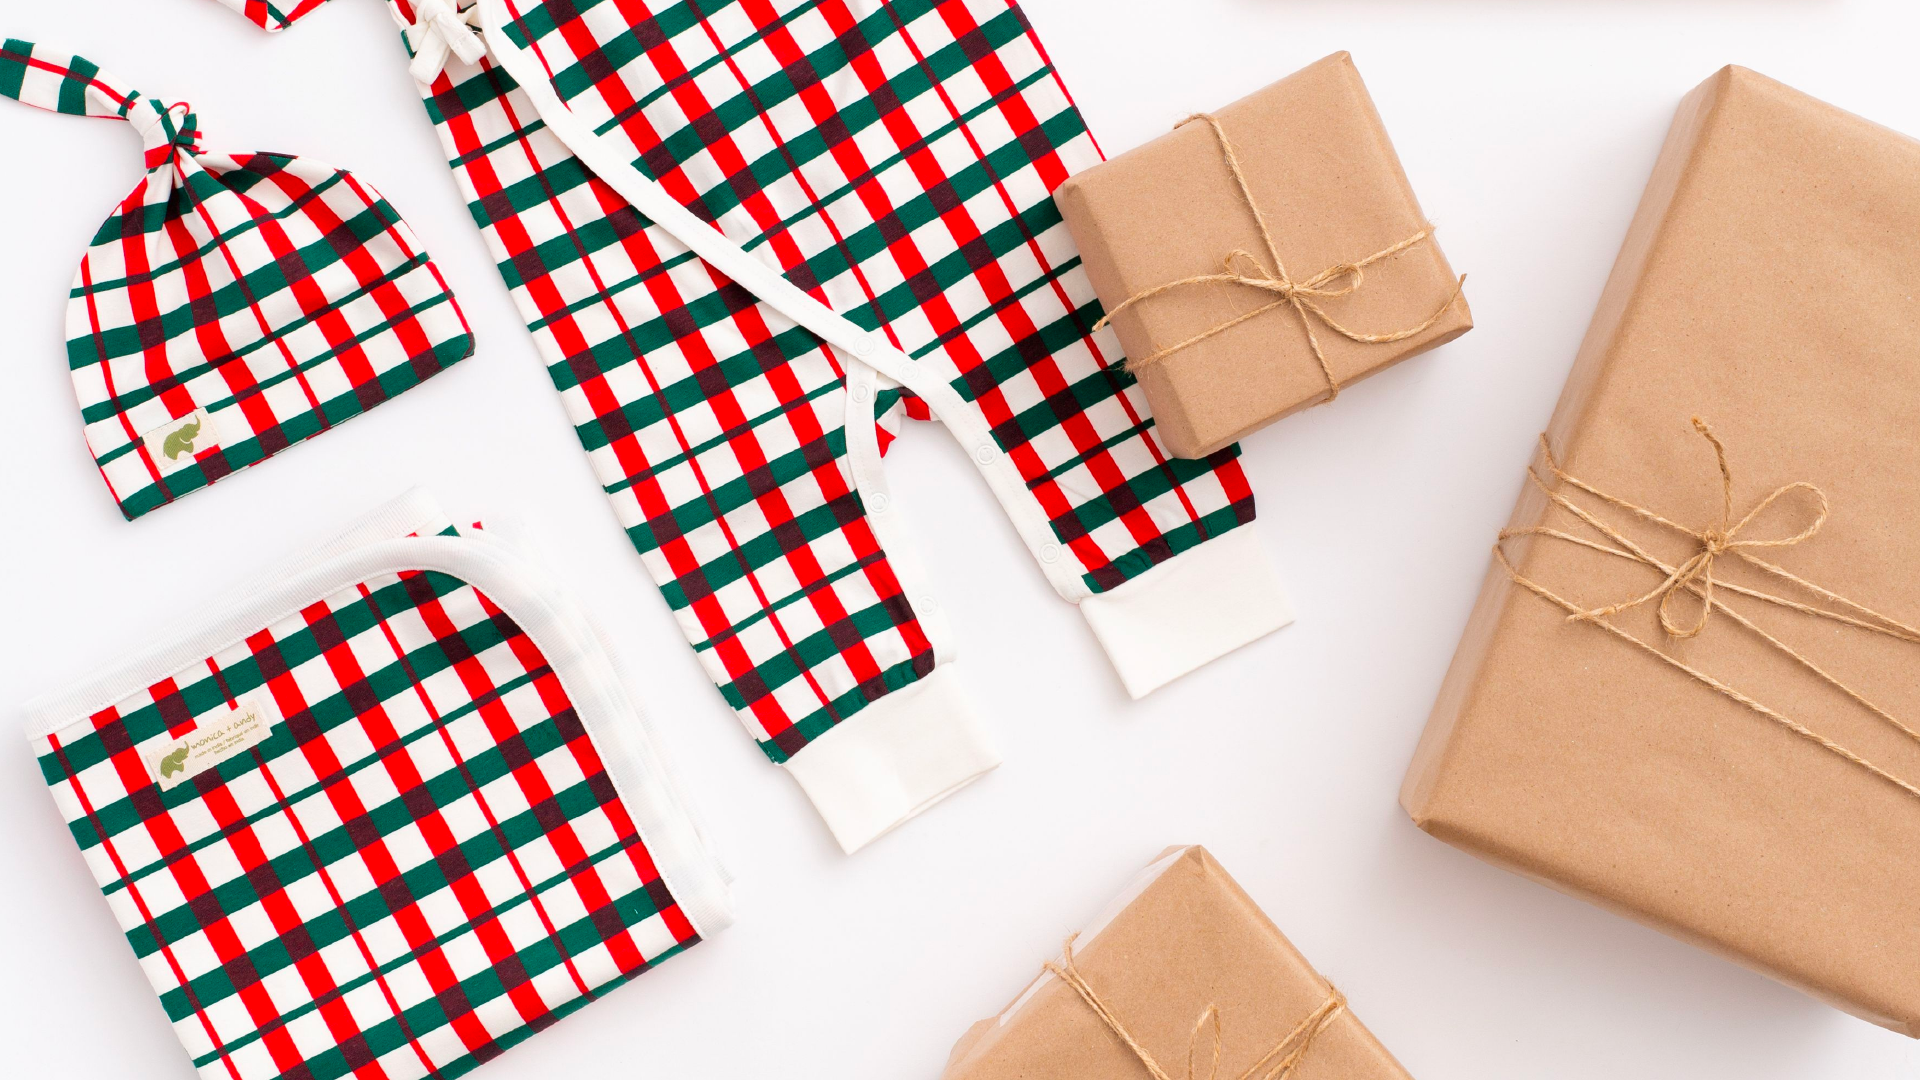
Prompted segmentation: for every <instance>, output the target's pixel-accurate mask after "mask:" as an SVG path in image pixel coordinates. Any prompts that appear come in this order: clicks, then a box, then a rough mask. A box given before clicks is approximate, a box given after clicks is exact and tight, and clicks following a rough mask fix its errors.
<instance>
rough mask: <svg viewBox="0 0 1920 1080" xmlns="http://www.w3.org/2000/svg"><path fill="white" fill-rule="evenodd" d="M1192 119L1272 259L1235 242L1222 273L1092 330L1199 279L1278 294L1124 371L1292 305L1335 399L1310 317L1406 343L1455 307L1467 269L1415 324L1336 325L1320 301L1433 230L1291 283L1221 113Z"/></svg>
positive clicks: (1371, 337)
mask: <svg viewBox="0 0 1920 1080" xmlns="http://www.w3.org/2000/svg"><path fill="white" fill-rule="evenodd" d="M1195 120H1204V121H1206V123H1207V125H1208V126H1209V127H1210V128H1212V129H1213V134H1214V138H1215V139H1217V140H1218V141H1219V143H1220V152H1221V155H1222V156H1223V157H1224V158H1225V159H1226V162H1227V171H1228V172H1230V173H1232V174H1233V182H1234V186H1235V188H1236V189H1237V190H1238V191H1239V193H1240V199H1241V201H1242V202H1244V203H1246V205H1247V209H1248V210H1249V211H1251V212H1252V214H1253V219H1254V222H1255V223H1256V224H1258V225H1259V226H1260V238H1261V239H1262V240H1264V241H1265V242H1266V247H1267V255H1268V257H1269V258H1271V259H1272V261H1273V265H1272V267H1271V268H1269V267H1268V266H1267V265H1266V264H1265V263H1262V262H1261V261H1260V259H1259V257H1258V256H1256V255H1254V254H1253V253H1252V252H1250V251H1247V250H1246V249H1244V248H1236V249H1235V250H1233V251H1231V252H1229V253H1228V254H1227V257H1226V258H1225V259H1224V260H1222V262H1221V267H1222V272H1221V273H1218V274H1200V275H1198V276H1195V277H1188V278H1181V279H1180V280H1178V281H1169V282H1167V283H1166V284H1164V285H1156V286H1154V287H1153V288H1150V289H1145V290H1142V291H1140V292H1137V293H1135V294H1133V295H1132V296H1130V297H1128V298H1127V299H1126V300H1124V301H1122V302H1121V303H1120V304H1118V305H1117V306H1115V307H1114V308H1113V310H1111V311H1109V312H1107V313H1106V315H1105V316H1104V317H1102V318H1101V320H1100V321H1099V322H1098V323H1096V324H1094V329H1095V330H1099V329H1101V328H1103V327H1105V326H1106V325H1107V324H1108V323H1110V322H1112V321H1113V320H1114V319H1115V318H1116V317H1118V316H1119V315H1120V313H1121V312H1123V311H1126V310H1127V309H1129V308H1131V307H1133V306H1134V305H1136V304H1140V303H1144V302H1145V301H1147V300H1151V299H1153V298H1155V297H1158V296H1163V295H1165V294H1167V293H1170V292H1174V291H1176V290H1180V289H1189V288H1192V287H1194V286H1196V285H1239V286H1244V287H1246V288H1251V289H1259V290H1261V291H1263V292H1269V293H1272V294H1273V295H1274V297H1275V299H1274V300H1273V301H1272V302H1271V303H1268V304H1264V305H1262V306H1260V307H1259V308H1256V309H1254V310H1253V311H1249V312H1247V313H1246V314H1244V315H1240V316H1237V317H1235V318H1232V319H1229V320H1227V321H1226V322H1224V323H1221V324H1220V325H1218V326H1215V327H1213V328H1211V329H1209V330H1204V331H1202V332H1200V333H1198V334H1195V335H1193V336H1192V337H1190V338H1187V339H1186V340H1185V341H1182V342H1179V343H1177V344H1174V345H1169V346H1167V347H1166V348H1163V349H1161V350H1160V351H1159V352H1156V353H1153V354H1151V355H1148V356H1143V357H1138V358H1136V359H1133V360H1129V361H1128V362H1127V370H1128V371H1133V372H1138V371H1139V370H1140V369H1142V368H1145V367H1148V366H1149V365H1152V364H1157V363H1159V362H1160V361H1162V360H1165V359H1166V358H1167V357H1169V356H1172V355H1173V354H1175V353H1177V352H1180V351H1182V350H1184V349H1188V348H1191V347H1193V346H1195V345H1198V344H1200V343H1201V342H1203V341H1205V340H1207V339H1208V338H1211V337H1214V336H1216V335H1219V334H1224V333H1226V332H1227V331H1228V330H1231V329H1233V328H1234V327H1236V326H1239V325H1240V324H1241V323H1243V322H1247V321H1248V320H1250V319H1257V318H1259V317H1260V316H1262V315H1265V314H1267V313H1268V312H1270V311H1275V310H1278V309H1280V308H1282V307H1291V308H1293V311H1294V313H1295V314H1296V315H1298V316H1299V317H1300V325H1301V327H1302V328H1303V329H1304V330H1305V331H1306V334H1307V345H1308V346H1309V347H1311V348H1312V350H1313V358H1314V360H1315V362H1317V363H1318V364H1319V365H1320V374H1321V375H1323V376H1325V377H1326V380H1327V397H1326V400H1327V401H1332V400H1333V399H1334V398H1336V397H1339V396H1340V386H1341V384H1340V379H1339V378H1338V377H1337V376H1335V375H1334V373H1333V367H1332V366H1331V365H1329V364H1328V363H1327V356H1326V353H1325V352H1324V351H1322V349H1321V347H1320V336H1319V335H1318V334H1317V333H1315V332H1314V324H1315V323H1319V324H1320V325H1322V326H1324V327H1326V328H1327V329H1329V330H1332V331H1333V332H1334V333H1336V334H1339V335H1340V336H1341V337H1344V338H1346V339H1347V340H1349V341H1356V342H1359V343H1361V344H1363V345H1383V344H1387V343H1389V342H1395V341H1405V340H1406V339H1408V338H1410V337H1414V336H1415V335H1418V334H1424V333H1426V332H1427V331H1428V330H1430V329H1432V328H1433V326H1434V324H1435V323H1438V322H1439V321H1440V320H1441V318H1443V317H1444V316H1445V315H1446V313H1447V311H1448V310H1449V309H1451V308H1452V307H1453V304H1454V301H1456V300H1458V299H1459V298H1460V292H1461V290H1462V289H1464V288H1465V287H1466V283H1467V278H1466V275H1465V274H1462V275H1460V279H1459V281H1457V282H1455V283H1454V287H1453V292H1452V293H1451V294H1450V295H1449V296H1448V297H1447V302H1446V303H1444V304H1441V305H1440V306H1439V307H1438V308H1436V309H1435V310H1434V312H1433V314H1432V315H1429V316H1427V318H1426V319H1425V321H1423V322H1421V323H1420V324H1419V325H1418V326H1410V327H1407V328H1406V329H1404V330H1394V331H1390V332H1387V333H1381V334H1369V333H1363V332H1361V331H1358V330H1354V329H1352V328H1350V327H1348V326H1345V325H1343V324H1342V323H1340V322H1339V321H1338V320H1336V319H1335V318H1334V317H1333V316H1332V315H1329V314H1328V313H1327V310H1326V308H1324V307H1322V306H1321V301H1324V300H1338V299H1340V298H1341V297H1344V296H1351V295H1352V294H1354V293H1356V292H1359V291H1360V287H1361V286H1362V285H1363V284H1365V283H1366V268H1367V267H1369V266H1372V265H1373V264H1375V263H1378V262H1381V261H1384V260H1386V259H1391V258H1393V257H1394V256H1396V255H1399V254H1400V253H1402V252H1404V251H1407V250H1408V249H1410V248H1413V247H1417V246H1418V245H1420V244H1424V243H1426V242H1427V241H1428V240H1430V239H1432V237H1433V230H1432V229H1431V228H1426V229H1422V230H1420V231H1419V232H1417V233H1414V234H1413V235H1412V236H1409V237H1407V238H1406V239H1405V240H1402V241H1400V242H1399V243H1397V244H1394V245H1393V246H1391V247H1387V248H1383V249H1381V250H1379V251H1376V252H1374V253H1373V254H1371V255H1369V256H1367V257H1366V258H1364V259H1358V260H1356V261H1354V262H1345V263H1338V264H1336V265H1334V266H1329V267H1327V268H1326V269H1325V270H1322V271H1320V272H1319V273H1317V274H1315V275H1313V276H1312V277H1309V278H1307V279H1306V280H1304V281H1295V280H1294V279H1293V278H1292V276H1290V275H1289V274H1288V273H1287V264H1286V260H1284V259H1282V258H1281V257H1280V245H1279V243H1278V242H1277V241H1275V240H1274V238H1273V229H1272V228H1271V227H1269V226H1268V224H1267V216H1266V214H1265V213H1263V212H1262V211H1261V209H1260V204H1259V203H1258V202H1256V201H1255V200H1254V197H1253V189H1252V187H1251V186H1249V185H1248V183H1247V174H1246V172H1245V171H1244V170H1243V169H1242V168H1241V167H1240V155H1239V154H1238V153H1236V152H1235V151H1234V148H1233V140H1231V139H1229V138H1228V137H1227V131H1226V129H1225V128H1224V127H1222V126H1221V124H1220V120H1219V118H1217V117H1215V116H1213V115H1211V114H1208V113H1200V114H1198V115H1195V116H1189V117H1187V118H1186V119H1185V120H1182V121H1180V124H1179V125H1176V126H1185V125H1187V124H1190V123H1193V122H1194V121H1195ZM1336 283H1338V284H1336Z"/></svg>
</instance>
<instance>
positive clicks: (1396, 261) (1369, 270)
mask: <svg viewBox="0 0 1920 1080" xmlns="http://www.w3.org/2000/svg"><path fill="white" fill-rule="evenodd" d="M1213 121H1217V127H1216V126H1215V124H1214V122H1213ZM1235 161H1237V163H1238V165H1239V166H1240V169H1239V172H1240V174H1241V177H1242V178H1243V179H1244V182H1245V183H1244V187H1243V186H1242V184H1241V182H1240V181H1239V180H1237V179H1236V176H1235V170H1234V168H1233V166H1232V164H1231V162H1235ZM1054 198H1055V200H1056V201H1057V202H1058V203H1059V206H1060V212H1061V214H1062V216H1063V217H1065V219H1066V223H1067V227H1068V229H1069V230H1070V231H1071V232H1072V233H1073V238H1074V241H1075V243H1076V244H1077V245H1078V246H1079V249H1080V254H1081V258H1082V260H1083V261H1084V264H1085V266H1086V269H1087V277H1088V278H1089V280H1090V281H1091V282H1092V283H1093V288H1094V291H1095V292H1096V293H1098V294H1099V296H1100V301H1101V303H1102V304H1103V305H1104V306H1105V307H1106V309H1107V312H1108V319H1109V320H1110V321H1111V322H1112V324H1113V328H1114V331H1115V333H1116V334H1118V335H1119V338H1120V344H1121V347H1122V348H1123V349H1124V350H1125V351H1126V354H1127V356H1128V357H1129V360H1128V364H1127V367H1128V370H1130V371H1132V372H1133V373H1134V374H1135V375H1136V376H1137V377H1138V378H1139V380H1140V386H1141V388H1142V389H1143V390H1144V391H1145V392H1146V395H1147V403H1148V405H1149V406H1150V407H1151V409H1152V411H1153V416H1154V422H1155V425H1156V426H1157V427H1158V429H1159V433H1160V441H1161V442H1162V443H1163V444H1165V446H1166V448H1167V450H1168V451H1169V452H1170V453H1173V454H1175V455H1177V456H1179V457H1186V458H1197V457H1205V456H1207V455H1208V454H1211V453H1213V452H1214V451H1216V450H1219V449H1221V448H1223V447H1225V446H1227V445H1229V444H1231V443H1233V442H1234V441H1236V440H1238V439H1239V438H1240V437H1242V436H1244V435H1247V434H1249V433H1251V432H1253V431H1254V430H1255V429H1257V428H1261V427H1264V426H1266V425H1267V424H1269V423H1272V422H1273V421H1275V420H1278V419H1279V418H1281V417H1283V416H1286V415H1287V414H1289V413H1293V412H1297V411H1299V410H1300V409H1304V408H1306V407H1308V406H1311V405H1317V404H1320V403H1323V402H1326V401H1330V400H1332V398H1333V396H1334V395H1335V394H1337V393H1338V392H1339V389H1340V387H1342V386H1345V385H1346V384H1348V383H1351V382H1353V381H1354V380H1356V379H1361V378H1365V377H1366V376H1368V375H1371V374H1374V373H1375V372H1377V371H1381V370H1383V369H1385V368H1387V367H1390V366H1392V365H1393V364H1396V363H1398V362H1400V361H1402V360H1405V359H1406V358H1407V357H1409V356H1413V355H1415V354H1417V353H1421V352H1425V351H1426V350H1428V349H1431V348H1433V347H1434V346H1436V345H1440V344H1443V343H1445V342H1448V341H1451V340H1453V339H1454V338H1456V337H1459V336H1460V335H1461V334H1464V333H1466V332H1467V331H1468V330H1469V329H1471V328H1472V327H1473V316H1472V314H1471V313H1469V312H1468V310H1467V302H1466V300H1465V299H1464V298H1463V297H1462V296H1461V295H1460V283H1459V281H1458V280H1456V279H1455V277H1454V275H1453V270H1452V269H1451V268H1450V267H1449V266H1448V265H1447V259H1446V256H1444V255H1442V254H1441V253H1440V248H1439V245H1438V244H1436V243H1435V242H1434V240H1433V238H1432V232H1431V229H1432V227H1431V226H1430V225H1429V224H1428V223H1427V220H1426V217H1425V216H1424V215H1423V214H1421V212H1420V204H1419V202H1418V201H1417V200H1416V199H1415V198H1414V195H1413V188H1412V186H1410V185H1409V184H1408V183H1407V177H1406V174H1405V173H1404V172H1403V171H1401V168H1400V159H1399V158H1398V157H1397V156H1396V155H1395V154H1394V152H1393V144H1392V143H1391V142H1389V141H1388V139H1387V132H1386V128H1385V127H1383V126H1382V125H1381V123H1380V116H1379V114H1378V113H1377V112H1375V111H1374V107H1373V99H1372V98H1371V97H1369V96H1368V95H1367V88H1366V86H1365V84H1363V83H1362V82H1361V81H1360V73H1359V72H1358V71H1357V70H1355V69H1354V66H1353V59H1352V57H1350V56H1348V55H1347V54H1346V53H1336V54H1335V55H1333V56H1329V57H1327V58H1326V59H1324V60H1321V61H1320V62H1318V63H1316V64H1314V65H1313V66H1311V67H1308V68H1306V69H1304V70H1302V71H1299V72H1297V73H1295V74H1293V75H1290V76H1288V77H1287V78H1285V79H1282V80H1280V81H1279V82H1277V83H1275V84H1273V85H1272V86H1269V87H1267V88H1266V89H1265V90H1261V91H1260V92H1258V93H1256V94H1253V95H1252V96H1250V97H1247V98H1244V99H1242V100H1240V101H1238V102H1235V103H1234V104H1232V105H1229V106H1227V107H1226V108H1224V109H1221V110H1220V111H1218V112H1217V113H1214V114H1213V115H1212V118H1211V120H1210V119H1209V118H1207V117H1195V118H1192V119H1190V120H1189V121H1187V122H1184V123H1182V124H1181V125H1180V126H1179V127H1177V128H1175V129H1174V130H1173V131H1172V132H1171V133H1169V134H1167V135H1164V136H1162V137H1160V138H1158V139H1156V140H1154V141H1153V142H1150V143H1148V144H1146V145H1145V146H1141V147H1139V148H1137V149H1134V150H1131V151H1129V152H1127V153H1125V154H1122V155H1120V156H1119V157H1116V158H1114V159H1113V160H1111V161H1108V162H1105V163H1103V164H1101V165H1096V166H1094V167H1093V168H1091V169H1088V170H1087V171H1085V172H1083V173H1080V174H1079V175H1077V176H1074V177H1072V178H1071V179H1069V180H1068V181H1067V182H1066V183H1064V184H1062V185H1061V186H1060V188H1059V190H1057V191H1056V192H1055V193H1054ZM1263 222H1264V225H1265V228H1264V229H1263V227H1262V225H1263ZM1269 239H1270V240H1271V243H1269ZM1130 299H1132V300H1133V302H1132V303H1129V302H1128V301H1129V300H1130Z"/></svg>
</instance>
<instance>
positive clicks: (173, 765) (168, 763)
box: [160, 746, 187, 780]
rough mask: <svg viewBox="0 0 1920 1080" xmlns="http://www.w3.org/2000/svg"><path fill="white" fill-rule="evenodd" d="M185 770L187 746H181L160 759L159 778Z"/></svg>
mask: <svg viewBox="0 0 1920 1080" xmlns="http://www.w3.org/2000/svg"><path fill="white" fill-rule="evenodd" d="M186 771H187V748H186V747H184V746H183V747H181V748H179V749H178V750H175V751H174V752H173V753H171V754H168V755H167V756H166V757H163V758H161V759H160V779H162V780H165V779H166V778H167V777H169V776H172V775H173V774H174V773H183V772H186Z"/></svg>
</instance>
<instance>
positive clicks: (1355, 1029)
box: [943, 847, 1409, 1080]
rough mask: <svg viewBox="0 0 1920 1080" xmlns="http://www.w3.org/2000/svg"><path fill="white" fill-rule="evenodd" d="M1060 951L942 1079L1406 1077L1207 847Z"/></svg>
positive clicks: (1188, 852)
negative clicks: (1065, 952) (1215, 1056)
mask: <svg viewBox="0 0 1920 1080" xmlns="http://www.w3.org/2000/svg"><path fill="white" fill-rule="evenodd" d="M1068 949H1069V950H1070V956H1071V958H1070V959H1068V958H1066V957H1065V956H1063V957H1062V958H1059V959H1056V960H1055V961H1053V962H1052V963H1050V964H1048V965H1047V967H1046V969H1044V970H1043V971H1042V973H1041V975H1040V977H1039V978H1038V979H1037V980H1035V981H1034V982H1033V983H1032V984H1031V985H1030V986H1028V987H1027V989H1026V991H1025V992H1024V993H1022V994H1021V995H1020V996H1019V997H1018V998H1016V999H1015V1000H1014V1002H1013V1004H1011V1005H1008V1006H1007V1007H1006V1009H1005V1010H1003V1011H1002V1012H1001V1013H1000V1015H999V1016H997V1017H993V1018H990V1019H987V1020H982V1021H980V1022H979V1023H977V1024H975V1025H974V1026H973V1027H972V1029H971V1030H969V1031H968V1032H967V1033H966V1035H964V1036H962V1037H961V1039H960V1041H959V1043H958V1044H956V1045H955V1046H954V1048H953V1056H952V1058H951V1060H950V1061H949V1062H948V1063H947V1069H946V1072H945V1073H944V1074H943V1078H944V1080H1135V1078H1138V1080H1210V1078H1213V1077H1218V1078H1219V1080H1409V1078H1408V1076H1407V1073H1406V1071H1405V1070H1404V1069H1402V1068H1401V1067H1400V1065H1399V1063H1397V1062H1395V1061H1394V1060H1393V1056H1392V1055H1391V1054H1388V1053H1387V1051H1386V1049H1385V1048H1384V1047H1382V1046H1381V1045H1380V1043H1379V1042H1378V1041H1377V1040H1375V1039H1374V1037H1373V1035H1372V1033H1370V1032H1369V1031H1367V1029H1366V1028H1365V1027H1364V1026H1362V1025H1361V1023H1360V1021H1359V1020H1358V1019H1356V1018H1355V1017H1354V1015H1353V1013H1352V1011H1351V1010H1349V1009H1348V1008H1347V1005H1346V999H1345V998H1343V997H1341V996H1340V993H1339V992H1338V991H1337V990H1335V989H1334V988H1333V987H1332V986H1331V985H1330V984H1329V983H1328V982H1327V981H1326V980H1325V979H1322V978H1321V977H1320V976H1319V974H1318V973H1316V972H1315V971H1314V970H1313V968H1312V967H1311V966H1310V965H1309V964H1308V963H1307V961H1306V959H1305V958H1304V957H1302V956H1301V955H1300V954H1299V953H1298V952H1297V951H1295V950H1294V947H1293V946H1292V945H1291V944H1289V943H1288V941H1287V939H1286V938H1285V937H1282V936H1281V934H1280V931H1279V930H1277V929H1275V928H1274V925H1273V924H1272V923H1271V922H1269V921H1268V920H1267V917H1266V915H1265V914H1263V913H1262V912H1261V911H1260V909H1259V908H1258V907H1257V906H1255V905H1254V902H1253V901H1252V900H1251V899H1249V898H1248V896H1247V894H1246V893H1244V892H1242V891H1240V886H1239V885H1237V884H1235V882H1234V880H1233V879H1232V878H1230V877H1228V876H1227V872H1226V871H1225V870H1223V869H1221V868H1220V864H1219V863H1217V862H1215V861H1214V860H1213V856H1212V855H1209V854H1208V853H1207V850H1206V849H1205V848H1200V847H1185V848H1170V849H1168V850H1167V851H1166V852H1164V853H1162V854H1161V856H1160V857H1159V858H1158V859H1157V860H1155V861H1154V863H1153V864H1152V865H1150V866H1148V867H1147V868H1146V869H1145V870H1144V871H1142V872H1141V873H1140V875H1139V876H1138V877H1137V878H1135V880H1134V882H1133V883H1132V884H1131V885H1130V886H1128V888H1127V889H1125V890H1124V891H1123V892H1122V893H1121V894H1120V896H1119V897H1117V898H1116V899H1115V900H1114V901H1113V903H1112V904H1111V905H1109V906H1108V908H1107V910H1106V911H1105V912H1104V913H1103V914H1101V915H1100V916H1099V917H1098V918H1096V919H1095V920H1094V921H1093V922H1092V923H1091V924H1089V925H1088V926H1087V928H1086V929H1085V930H1083V931H1082V932H1081V933H1080V934H1079V935H1077V936H1076V938H1075V939H1074V940H1073V941H1071V942H1070V943H1069V945H1068ZM1103 1011H1104V1013H1105V1014H1106V1016H1107V1017H1110V1019H1103V1015H1102V1013H1103ZM1216 1022H1217V1023H1216ZM1216 1035H1217V1037H1218V1042H1217V1044H1216V1042H1215V1038H1216ZM1129 1039H1131V1040H1132V1041H1133V1043H1134V1045H1135V1046H1137V1047H1138V1050H1137V1051H1136V1050H1135V1049H1133V1048H1131V1047H1130V1046H1129V1045H1128V1040H1129ZM1216 1045H1217V1046H1218V1053H1219V1057H1218V1060H1217V1061H1216V1060H1215V1058H1214V1053H1215V1047H1216ZM1189 1054H1191V1058H1190V1057H1189Z"/></svg>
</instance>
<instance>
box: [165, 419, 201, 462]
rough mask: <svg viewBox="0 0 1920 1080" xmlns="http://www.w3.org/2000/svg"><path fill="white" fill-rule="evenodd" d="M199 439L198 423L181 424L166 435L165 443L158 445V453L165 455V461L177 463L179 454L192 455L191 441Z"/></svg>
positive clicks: (196, 421)
mask: <svg viewBox="0 0 1920 1080" xmlns="http://www.w3.org/2000/svg"><path fill="white" fill-rule="evenodd" d="M199 437H200V421H198V420H195V421H194V422H193V423H191V424H182V425H180V426H179V427H178V428H175V429H174V430H173V431H172V432H170V433H169V434H168V435H167V438H166V441H165V442H162V443H161V444H160V452H161V453H163V454H165V455H167V460H169V461H178V460H180V455H181V454H192V453H193V441H194V440H195V439H198V438H199Z"/></svg>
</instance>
